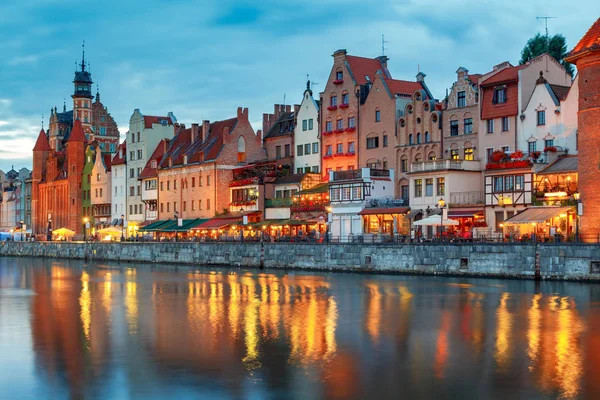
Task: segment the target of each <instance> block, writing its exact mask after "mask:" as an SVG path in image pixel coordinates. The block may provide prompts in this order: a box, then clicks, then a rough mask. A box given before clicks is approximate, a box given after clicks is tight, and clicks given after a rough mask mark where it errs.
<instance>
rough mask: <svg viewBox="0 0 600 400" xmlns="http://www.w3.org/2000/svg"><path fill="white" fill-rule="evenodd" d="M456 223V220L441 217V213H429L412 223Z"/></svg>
mask: <svg viewBox="0 0 600 400" xmlns="http://www.w3.org/2000/svg"><path fill="white" fill-rule="evenodd" d="M458 224H459V223H458V221H455V220H453V219H442V214H439V215H431V216H429V217H427V218H423V219H422V220H419V221H415V222H414V223H413V225H418V226H456V225H458Z"/></svg>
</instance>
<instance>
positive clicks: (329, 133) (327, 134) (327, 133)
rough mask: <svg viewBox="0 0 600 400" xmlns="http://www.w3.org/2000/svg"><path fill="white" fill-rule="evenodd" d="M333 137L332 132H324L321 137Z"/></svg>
mask: <svg viewBox="0 0 600 400" xmlns="http://www.w3.org/2000/svg"><path fill="white" fill-rule="evenodd" d="M329 135H333V131H325V132H323V136H329Z"/></svg>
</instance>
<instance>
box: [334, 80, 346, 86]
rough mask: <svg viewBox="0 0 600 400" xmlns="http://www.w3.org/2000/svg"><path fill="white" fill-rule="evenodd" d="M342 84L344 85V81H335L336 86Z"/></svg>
mask: <svg viewBox="0 0 600 400" xmlns="http://www.w3.org/2000/svg"><path fill="white" fill-rule="evenodd" d="M342 83H344V80H343V79H336V80H335V81H333V84H334V85H341V84H342Z"/></svg>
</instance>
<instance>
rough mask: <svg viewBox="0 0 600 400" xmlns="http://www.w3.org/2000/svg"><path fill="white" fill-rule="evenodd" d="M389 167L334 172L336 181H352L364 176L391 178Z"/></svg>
mask: <svg viewBox="0 0 600 400" xmlns="http://www.w3.org/2000/svg"><path fill="white" fill-rule="evenodd" d="M389 177H390V170H389V169H375V168H359V169H352V170H349V171H335V172H334V173H333V180H334V181H351V180H357V179H362V178H389Z"/></svg>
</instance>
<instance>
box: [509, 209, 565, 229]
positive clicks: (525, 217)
mask: <svg viewBox="0 0 600 400" xmlns="http://www.w3.org/2000/svg"><path fill="white" fill-rule="evenodd" d="M572 210H573V207H529V208H526V209H525V210H523V211H521V212H520V213H518V214H516V215H514V216H512V217H510V218H509V219H507V220H506V221H504V223H505V224H509V225H518V224H532V223H541V222H545V221H548V220H549V219H551V218H554V217H558V216H559V215H560V214H566V213H568V212H569V211H572Z"/></svg>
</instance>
